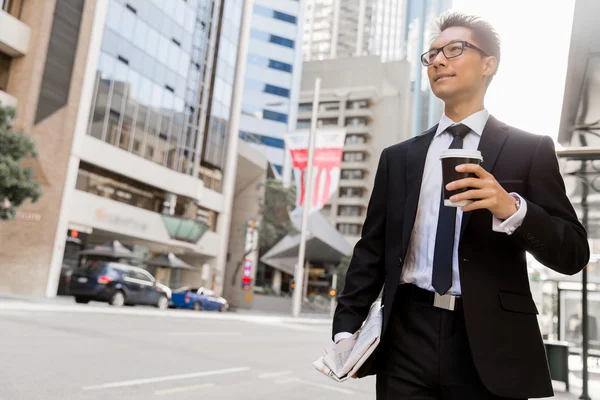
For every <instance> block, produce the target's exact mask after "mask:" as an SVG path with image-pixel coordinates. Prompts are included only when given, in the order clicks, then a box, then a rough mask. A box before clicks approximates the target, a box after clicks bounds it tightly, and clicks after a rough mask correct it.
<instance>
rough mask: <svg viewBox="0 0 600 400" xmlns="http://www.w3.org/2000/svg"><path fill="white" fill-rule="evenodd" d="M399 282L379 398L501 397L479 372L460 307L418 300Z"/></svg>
mask: <svg viewBox="0 0 600 400" xmlns="http://www.w3.org/2000/svg"><path fill="white" fill-rule="evenodd" d="M418 290H422V289H418V288H416V287H415V286H413V285H401V286H399V287H398V291H397V294H396V298H395V302H394V307H393V309H392V310H393V311H392V312H393V315H392V316H391V317H390V318H391V319H390V325H389V327H388V331H387V332H386V335H385V337H384V338H383V342H382V343H381V348H380V351H378V353H379V359H378V362H379V363H381V364H380V365H381V368H380V369H379V373H378V375H377V400H405V399H406V400H409V399H410V400H503V399H507V398H505V397H498V396H495V395H494V394H492V393H490V392H489V391H488V390H487V389H486V388H485V387H484V386H483V384H482V382H481V379H480V378H479V376H478V374H477V370H476V369H475V365H474V364H473V358H472V356H471V351H470V349H469V342H468V339H467V334H466V329H465V321H464V316H463V313H462V309H461V308H460V307H459V308H458V310H455V311H449V310H444V309H440V308H436V307H434V306H433V305H430V304H427V303H426V302H423V301H421V300H420V299H418V300H417V299H416V298H415V296H414V292H415V291H418Z"/></svg>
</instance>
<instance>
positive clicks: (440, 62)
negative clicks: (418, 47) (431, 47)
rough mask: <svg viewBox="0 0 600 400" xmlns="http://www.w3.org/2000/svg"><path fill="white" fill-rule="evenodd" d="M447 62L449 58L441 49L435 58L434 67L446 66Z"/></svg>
mask: <svg viewBox="0 0 600 400" xmlns="http://www.w3.org/2000/svg"><path fill="white" fill-rule="evenodd" d="M447 63H448V59H447V58H446V56H445V55H444V52H443V51H440V52H439V53H437V55H436V56H435V58H434V59H433V66H434V67H439V66H446V65H447Z"/></svg>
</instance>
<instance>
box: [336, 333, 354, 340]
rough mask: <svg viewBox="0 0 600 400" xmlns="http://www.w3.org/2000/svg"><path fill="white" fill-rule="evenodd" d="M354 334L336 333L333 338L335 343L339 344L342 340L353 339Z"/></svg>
mask: <svg viewBox="0 0 600 400" xmlns="http://www.w3.org/2000/svg"><path fill="white" fill-rule="evenodd" d="M351 336H352V334H351V333H350V332H340V333H336V335H335V336H334V337H333V341H334V342H335V343H337V342H339V341H340V340H342V339H348V338H349V337H351Z"/></svg>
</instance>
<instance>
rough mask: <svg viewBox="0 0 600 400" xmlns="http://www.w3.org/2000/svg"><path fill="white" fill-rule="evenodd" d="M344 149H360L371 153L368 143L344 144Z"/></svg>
mask: <svg viewBox="0 0 600 400" xmlns="http://www.w3.org/2000/svg"><path fill="white" fill-rule="evenodd" d="M344 151H360V152H363V153H368V154H371V147H370V146H369V144H368V143H349V144H344Z"/></svg>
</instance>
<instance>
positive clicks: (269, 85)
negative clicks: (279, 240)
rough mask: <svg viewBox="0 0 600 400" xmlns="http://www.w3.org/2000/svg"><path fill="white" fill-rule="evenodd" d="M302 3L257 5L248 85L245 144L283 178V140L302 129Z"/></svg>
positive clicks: (259, 1) (263, 1) (260, 0)
mask: <svg viewBox="0 0 600 400" xmlns="http://www.w3.org/2000/svg"><path fill="white" fill-rule="evenodd" d="M302 15H303V10H302V3H301V2H299V1H298V0H256V1H255V3H254V9H253V15H252V30H251V39H250V45H249V49H248V60H247V62H248V64H247V68H246V77H245V78H246V79H245V82H244V99H243V106H242V115H241V119H240V138H241V139H243V140H245V141H247V142H249V143H250V144H251V145H252V146H254V147H255V148H258V149H260V150H261V151H262V152H263V153H264V154H265V155H266V157H267V159H268V160H269V162H270V163H271V165H272V166H273V167H274V168H275V171H276V174H281V170H282V166H283V163H284V158H285V151H284V141H283V134H284V133H286V132H288V131H293V130H294V129H295V126H296V117H295V116H296V112H297V110H298V93H299V88H300V78H301V74H302V53H301V51H302V49H301V45H300V41H301V39H302V31H301V29H302V22H303V20H302Z"/></svg>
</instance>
